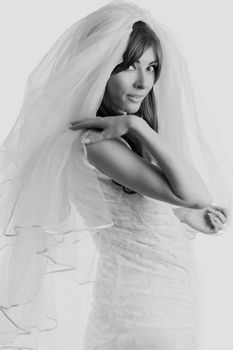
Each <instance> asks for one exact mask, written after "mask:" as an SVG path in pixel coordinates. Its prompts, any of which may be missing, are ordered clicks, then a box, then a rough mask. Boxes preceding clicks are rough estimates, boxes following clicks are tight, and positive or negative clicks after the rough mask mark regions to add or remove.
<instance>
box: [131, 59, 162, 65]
mask: <svg viewBox="0 0 233 350" xmlns="http://www.w3.org/2000/svg"><path fill="white" fill-rule="evenodd" d="M135 62H137V63H140V60H136V61H135ZM153 63H158V60H155V61H152V62H150V63H149V64H148V66H150V65H151V64H153Z"/></svg>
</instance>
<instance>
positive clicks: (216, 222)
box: [211, 216, 223, 229]
mask: <svg viewBox="0 0 233 350" xmlns="http://www.w3.org/2000/svg"><path fill="white" fill-rule="evenodd" d="M211 220H212V222H214V223H215V224H216V225H217V227H218V228H219V229H222V228H223V224H222V222H221V221H220V220H219V219H218V218H217V217H216V216H212V217H211ZM216 225H215V226H216Z"/></svg>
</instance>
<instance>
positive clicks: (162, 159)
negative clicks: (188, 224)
mask: <svg viewBox="0 0 233 350" xmlns="http://www.w3.org/2000/svg"><path fill="white" fill-rule="evenodd" d="M130 132H131V133H133V134H134V135H135V136H136V137H137V138H138V139H139V140H140V141H141V142H142V144H143V145H144V146H145V147H146V148H147V150H148V151H149V152H150V153H151V155H152V156H153V157H154V158H155V160H156V161H157V163H158V165H159V167H160V168H161V170H162V172H163V173H164V175H165V176H166V178H167V180H168V182H169V184H170V186H171V188H172V190H173V192H174V193H175V194H176V196H177V197H179V198H181V199H182V200H186V201H188V202H194V203H196V208H197V209H198V208H203V207H206V206H208V205H210V204H211V202H212V200H213V199H212V196H211V194H210V192H209V191H208V189H207V188H206V186H205V184H204V182H203V180H202V178H201V177H200V175H199V174H198V172H197V171H196V170H195V169H194V168H193V167H192V166H191V164H190V163H189V162H188V160H187V159H185V158H184V157H182V156H181V155H180V154H177V153H176V152H175V151H174V150H172V149H170V148H169V147H168V146H167V144H166V143H165V142H164V141H163V140H162V138H161V136H160V135H159V134H158V133H157V132H155V131H154V130H153V129H152V128H151V127H150V126H149V125H148V124H147V123H146V122H145V121H144V120H143V119H141V118H140V119H139V118H138V119H136V118H133V119H132V120H131V125H130Z"/></svg>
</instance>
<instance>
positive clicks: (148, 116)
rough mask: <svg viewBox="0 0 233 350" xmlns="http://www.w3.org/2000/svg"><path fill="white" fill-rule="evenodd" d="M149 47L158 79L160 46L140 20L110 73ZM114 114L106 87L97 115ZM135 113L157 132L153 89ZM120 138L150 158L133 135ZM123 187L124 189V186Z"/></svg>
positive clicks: (124, 66) (128, 64)
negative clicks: (154, 59)
mask: <svg viewBox="0 0 233 350" xmlns="http://www.w3.org/2000/svg"><path fill="white" fill-rule="evenodd" d="M149 47H152V48H154V49H155V52H156V54H157V60H158V64H157V66H156V67H155V80H154V84H155V83H156V82H157V80H158V79H159V76H160V72H161V67H162V48H161V44H160V41H159V39H158V37H157V36H156V34H155V33H154V32H153V30H151V29H150V27H149V26H148V25H147V24H146V23H144V22H142V21H138V22H135V23H134V25H133V30H132V32H131V34H130V37H129V41H128V45H127V48H126V50H125V52H124V54H123V61H122V62H121V63H120V64H118V65H117V66H116V67H115V68H114V69H113V71H112V73H111V74H117V73H119V72H122V71H124V70H126V69H127V68H129V67H130V66H131V65H132V64H133V63H135V62H136V61H137V60H139V59H140V57H141V56H142V55H143V53H144V52H145V51H146V50H147V49H148V48H149ZM114 114H115V112H114V111H113V110H112V106H111V103H110V97H109V94H108V90H107V88H106V89H105V93H104V97H103V100H102V102H101V105H100V107H99V109H98V111H97V115H98V116H102V117H105V116H108V115H114ZM135 115H137V116H138V117H140V118H143V119H144V120H145V121H146V122H147V123H148V125H149V126H150V127H151V128H152V129H153V130H155V131H156V132H158V118H157V108H156V101H155V96H154V92H153V89H151V90H150V92H149V93H148V94H147V96H146V97H145V98H144V99H143V101H142V103H141V105H140V108H139V110H138V111H137V112H136V113H135ZM122 138H123V139H124V140H125V141H126V142H128V144H129V145H130V147H131V148H132V150H133V152H135V153H137V154H138V155H140V156H141V157H143V158H145V159H147V160H149V161H151V160H152V157H151V155H150V153H149V152H148V151H147V150H146V148H145V147H144V146H143V144H142V143H141V142H140V141H139V140H138V139H137V138H136V137H135V136H132V135H129V134H125V135H123V136H122ZM114 182H115V181H114ZM123 189H125V188H124V186H123ZM126 192H127V193H136V192H134V191H131V192H129V191H128V190H127V191H126Z"/></svg>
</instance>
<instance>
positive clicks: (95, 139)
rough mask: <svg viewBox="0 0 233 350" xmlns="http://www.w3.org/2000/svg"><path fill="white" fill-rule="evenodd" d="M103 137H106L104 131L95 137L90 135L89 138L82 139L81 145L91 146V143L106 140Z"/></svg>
mask: <svg viewBox="0 0 233 350" xmlns="http://www.w3.org/2000/svg"><path fill="white" fill-rule="evenodd" d="M105 135H106V133H105V132H104V131H103V132H101V133H98V134H96V135H95V136H93V135H90V136H87V137H86V138H84V139H82V140H81V143H83V144H85V145H86V144H91V143H96V142H99V141H102V140H104V139H106V136H105Z"/></svg>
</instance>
